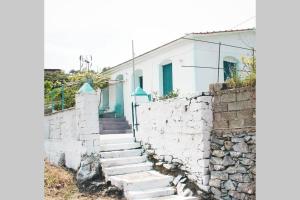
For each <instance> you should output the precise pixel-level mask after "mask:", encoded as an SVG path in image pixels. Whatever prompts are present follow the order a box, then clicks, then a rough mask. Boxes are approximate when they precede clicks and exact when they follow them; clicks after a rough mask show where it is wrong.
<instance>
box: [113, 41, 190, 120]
mask: <svg viewBox="0 0 300 200" xmlns="http://www.w3.org/2000/svg"><path fill="white" fill-rule="evenodd" d="M193 48H194V47H193V42H191V41H188V40H186V41H184V42H179V43H177V42H175V43H174V44H172V45H170V46H168V47H165V48H162V49H161V50H159V52H153V53H150V54H149V55H145V58H143V59H136V61H135V69H136V70H142V73H143V80H144V81H143V89H144V90H145V91H146V92H147V93H154V92H156V93H158V94H160V95H161V94H162V83H161V80H160V76H161V75H160V69H161V67H162V65H164V64H168V63H172V73H173V89H174V90H176V89H179V90H180V93H181V94H184V93H191V92H195V80H194V75H193V73H194V72H193V69H192V68H189V69H187V68H182V67H181V66H182V65H193V64H194V63H193V62H194V60H193ZM120 74H122V75H123V77H124V82H123V84H124V85H123V91H124V114H125V117H126V119H127V120H128V121H129V122H130V123H131V102H132V97H131V93H132V89H133V88H132V85H133V84H132V82H133V76H132V63H131V62H129V63H125V64H124V65H123V66H122V67H121V68H120V70H118V71H116V72H114V73H112V75H111V79H112V80H115V79H116V77H117V76H118V75H120ZM186 77H189V81H186ZM109 92H110V93H109V100H110V102H109V104H110V110H113V109H114V106H115V102H116V100H115V98H116V90H115V85H110V88H109Z"/></svg>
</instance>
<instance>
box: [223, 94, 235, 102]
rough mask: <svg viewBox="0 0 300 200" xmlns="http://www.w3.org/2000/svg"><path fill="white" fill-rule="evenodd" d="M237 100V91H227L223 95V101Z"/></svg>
mask: <svg viewBox="0 0 300 200" xmlns="http://www.w3.org/2000/svg"><path fill="white" fill-rule="evenodd" d="M235 101H236V94H235V93H227V94H222V95H221V102H224V103H228V102H235Z"/></svg>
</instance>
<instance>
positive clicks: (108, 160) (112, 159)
mask: <svg viewBox="0 0 300 200" xmlns="http://www.w3.org/2000/svg"><path fill="white" fill-rule="evenodd" d="M141 157H146V156H145V155H142V156H129V157H121V158H101V159H100V162H110V161H119V160H128V159H138V158H141Z"/></svg>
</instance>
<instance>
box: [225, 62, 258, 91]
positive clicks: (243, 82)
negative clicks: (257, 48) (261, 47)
mask: <svg viewBox="0 0 300 200" xmlns="http://www.w3.org/2000/svg"><path fill="white" fill-rule="evenodd" d="M242 62H243V65H244V69H245V70H244V71H245V72H246V76H245V77H242V76H241V74H240V73H239V72H238V71H237V70H234V71H231V74H232V78H230V79H228V80H226V81H225V82H226V83H227V85H228V87H229V88H238V87H247V86H252V87H255V86H256V58H255V57H242Z"/></svg>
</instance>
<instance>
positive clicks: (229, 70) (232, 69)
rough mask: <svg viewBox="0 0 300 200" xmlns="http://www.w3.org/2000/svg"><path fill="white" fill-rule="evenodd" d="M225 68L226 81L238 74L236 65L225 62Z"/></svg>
mask: <svg viewBox="0 0 300 200" xmlns="http://www.w3.org/2000/svg"><path fill="white" fill-rule="evenodd" d="M223 66H224V81H226V80H227V79H231V78H232V77H233V75H234V74H235V73H236V72H237V71H236V64H235V63H232V62H227V61H224V62H223Z"/></svg>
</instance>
